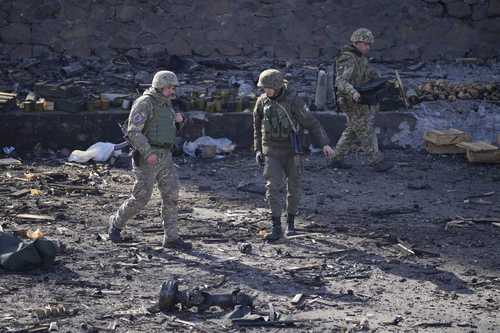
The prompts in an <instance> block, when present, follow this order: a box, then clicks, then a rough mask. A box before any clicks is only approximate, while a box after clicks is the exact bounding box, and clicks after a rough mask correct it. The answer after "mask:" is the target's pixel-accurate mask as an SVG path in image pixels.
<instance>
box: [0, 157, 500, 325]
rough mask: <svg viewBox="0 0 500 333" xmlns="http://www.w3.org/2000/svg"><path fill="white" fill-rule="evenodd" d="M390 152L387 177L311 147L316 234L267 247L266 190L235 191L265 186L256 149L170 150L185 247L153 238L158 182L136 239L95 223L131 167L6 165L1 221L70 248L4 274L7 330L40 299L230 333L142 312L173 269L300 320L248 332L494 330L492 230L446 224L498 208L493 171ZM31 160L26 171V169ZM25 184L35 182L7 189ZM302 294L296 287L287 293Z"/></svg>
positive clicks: (497, 174) (102, 221) (93, 318)
mask: <svg viewBox="0 0 500 333" xmlns="http://www.w3.org/2000/svg"><path fill="white" fill-rule="evenodd" d="M387 155H388V156H389V158H390V159H391V160H393V161H396V162H397V165H396V167H395V168H394V169H393V170H391V171H389V172H387V173H383V174H380V173H374V172H373V171H371V170H370V169H369V168H368V167H367V166H366V165H364V164H363V162H362V161H363V160H362V159H360V158H357V157H356V156H355V157H354V158H353V163H354V165H355V166H354V168H353V169H351V170H347V171H344V170H332V169H328V168H325V165H326V163H325V161H324V159H323V158H321V157H319V156H312V157H310V158H308V160H307V161H306V164H305V175H304V198H303V201H302V207H301V213H300V217H299V222H298V229H299V231H300V233H301V234H305V233H307V234H310V235H309V236H304V237H298V238H295V239H289V240H284V241H283V242H281V243H279V244H276V245H270V244H267V243H265V242H263V241H262V239H261V237H260V235H259V232H260V231H261V230H262V229H265V228H267V227H268V225H269V222H268V221H269V213H268V211H267V210H266V208H265V207H266V206H265V203H264V201H263V198H264V197H263V195H261V194H254V193H248V192H244V191H241V187H242V186H243V185H246V184H248V183H250V184H249V185H247V186H246V187H245V186H243V188H247V189H248V188H251V189H254V190H257V192H259V191H260V190H261V189H262V186H263V180H262V177H261V175H260V170H258V168H257V167H256V166H255V164H254V159H253V156H252V155H251V154H249V153H248V152H238V153H235V154H233V155H232V156H229V157H227V158H226V159H224V160H220V161H209V162H206V161H193V160H185V159H182V158H177V160H176V162H177V164H178V171H179V176H180V181H181V184H182V187H181V195H180V202H179V206H180V217H179V225H180V232H181V234H182V236H183V237H184V238H185V239H188V240H190V241H192V242H193V243H194V250H193V251H192V252H189V253H183V252H176V251H172V250H164V249H161V247H160V242H161V235H162V232H161V222H160V216H159V211H160V207H159V206H160V199H159V194H158V192H157V191H156V190H155V193H154V195H153V199H152V201H151V202H150V203H149V205H148V206H147V208H146V209H145V210H144V211H143V212H142V213H141V214H139V215H138V216H137V217H136V218H135V219H133V220H131V221H130V222H129V224H128V228H127V234H128V235H130V237H131V241H130V242H127V243H123V244H118V245H116V244H112V243H111V242H109V241H106V240H105V239H103V237H101V236H100V235H99V234H105V230H106V225H107V216H108V215H110V214H111V213H112V212H113V211H114V210H115V209H116V208H117V207H118V206H119V205H120V204H121V202H122V201H123V200H124V199H125V198H126V197H127V196H128V194H129V191H130V190H131V187H132V184H133V177H132V174H131V172H130V171H129V170H126V169H118V168H113V167H110V166H107V165H94V166H87V167H85V168H81V167H76V166H71V165H64V164H63V163H62V161H57V160H37V161H34V162H29V163H28V162H26V163H25V164H24V165H22V166H19V167H13V168H4V169H2V170H0V184H2V186H1V188H2V192H1V196H0V216H1V217H0V219H1V225H2V227H3V229H4V230H5V231H9V230H15V229H23V228H32V229H35V228H36V227H40V228H41V230H42V231H43V232H45V233H46V235H47V237H49V238H51V239H57V240H59V241H60V242H61V243H62V244H64V251H63V252H62V253H61V254H60V255H59V256H58V257H57V260H56V264H55V265H54V266H53V267H52V268H50V269H49V270H48V271H36V272H29V273H9V272H6V271H1V270H0V281H1V284H0V295H1V297H0V308H1V309H2V310H1V312H0V332H10V331H16V329H17V331H16V332H18V331H19V332H35V331H36V330H32V331H29V330H28V329H29V328H33V327H34V328H36V327H39V328H40V327H42V328H43V327H44V326H40V324H37V319H35V318H34V317H33V314H34V309H36V308H42V307H44V306H46V305H48V304H63V305H64V306H65V307H66V309H67V310H68V311H75V312H76V313H71V314H68V315H67V316H63V317H60V318H49V319H47V320H45V321H42V324H43V323H48V322H54V321H55V322H57V323H58V326H59V332H97V331H98V332H106V331H112V330H113V329H115V331H116V332H169V331H175V332H188V331H190V332H231V331H232V332H236V331H239V329H237V328H232V327H231V326H230V323H228V322H227V321H226V320H225V319H224V316H225V314H226V313H227V312H226V311H222V310H220V309H217V308H212V309H210V310H209V311H207V312H204V313H197V312H196V311H195V309H192V310H183V311H175V312H173V313H154V314H150V313H148V311H147V310H146V309H147V308H149V307H151V306H154V305H155V303H156V302H157V300H158V294H159V289H160V285H161V283H162V282H163V281H165V280H168V279H171V278H178V279H180V280H181V281H182V288H187V287H202V288H207V290H208V291H209V292H231V291H232V290H234V289H236V288H240V289H241V290H242V291H243V292H246V293H249V294H251V295H253V296H255V305H256V308H255V312H256V313H258V314H263V315H267V313H268V309H269V308H268V306H269V303H272V304H273V306H274V309H275V310H276V311H277V312H278V313H280V314H281V319H294V320H301V321H299V322H297V323H296V326H297V327H295V328H286V329H285V328H282V329H280V328H249V329H246V330H243V329H242V331H247V332H281V331H287V332H288V331H290V332H345V331H353V332H354V331H363V330H365V331H372V332H416V331H418V332H498V331H499V330H500V319H498V311H499V301H500V297H499V296H500V255H499V245H498V244H499V243H498V240H499V235H500V227H499V226H498V225H494V224H493V223H469V224H467V223H465V224H464V223H449V222H450V221H452V220H456V219H460V218H486V217H489V218H494V217H496V218H498V217H500V216H499V215H500V208H499V207H500V205H499V199H500V193H499V184H500V183H499V182H500V168H498V167H497V166H475V165H470V164H467V162H466V161H465V160H464V158H463V157H435V156H429V155H427V154H424V153H419V152H414V151H402V150H397V151H396V150H393V151H388V152H387ZM27 171H29V173H30V174H32V176H31V177H30V180H29V181H22V180H20V179H19V178H25V177H26V176H25V173H26V172H27ZM16 177H17V178H16ZM238 187H240V190H239V189H238ZM23 188H28V189H30V188H37V189H40V190H41V191H42V193H43V194H42V195H41V196H31V195H27V196H25V197H22V198H18V199H13V198H12V197H10V194H12V192H15V191H17V190H20V189H23ZM489 192H494V193H493V194H492V193H489ZM20 213H32V214H46V215H51V216H53V217H55V219H56V220H55V222H41V223H35V224H33V223H25V222H23V221H21V220H19V219H17V218H16V217H15V215H16V214H20ZM492 220H494V219H492ZM240 241H247V242H250V243H251V244H252V247H253V251H252V253H251V254H242V253H240V252H239V250H238V242H240ZM398 244H401V245H403V246H404V247H406V248H409V249H411V250H412V251H414V252H415V255H409V254H408V253H407V252H405V250H404V249H402V248H401V247H400V246H399V245H398ZM296 267H302V268H305V269H303V270H297V271H294V268H296ZM298 293H302V294H304V295H305V299H304V301H303V302H302V303H301V304H299V306H295V305H292V304H291V300H292V298H293V297H294V296H295V295H296V294H298ZM186 322H189V323H190V324H187V323H186ZM115 324H116V328H115V327H114V326H115ZM190 325H195V326H194V327H193V326H190ZM21 329H26V330H24V331H23V330H21ZM41 331H43V330H41ZM37 332H38V331H37Z"/></svg>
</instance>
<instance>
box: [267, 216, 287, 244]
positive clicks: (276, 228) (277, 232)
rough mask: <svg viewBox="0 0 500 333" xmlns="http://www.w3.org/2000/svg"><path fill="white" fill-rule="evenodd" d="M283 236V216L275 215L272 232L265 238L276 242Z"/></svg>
mask: <svg viewBox="0 0 500 333" xmlns="http://www.w3.org/2000/svg"><path fill="white" fill-rule="evenodd" d="M281 236H283V231H282V230H281V217H280V216H273V227H272V230H271V233H270V234H268V235H266V237H264V240H266V241H268V242H276V241H277V240H279V239H280V238H281Z"/></svg>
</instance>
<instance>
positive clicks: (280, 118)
mask: <svg viewBox="0 0 500 333" xmlns="http://www.w3.org/2000/svg"><path fill="white" fill-rule="evenodd" d="M280 105H281V107H280ZM283 108H285V109H286V110H287V111H288V114H289V115H290V117H292V114H291V112H290V105H288V103H279V104H278V102H277V101H273V100H272V99H270V98H266V100H265V101H264V106H263V115H264V117H263V121H262V125H263V126H262V138H263V139H264V140H271V141H287V140H289V137H290V133H291V132H292V125H291V124H290V120H289V119H288V117H287V115H286V113H285V111H284V110H283Z"/></svg>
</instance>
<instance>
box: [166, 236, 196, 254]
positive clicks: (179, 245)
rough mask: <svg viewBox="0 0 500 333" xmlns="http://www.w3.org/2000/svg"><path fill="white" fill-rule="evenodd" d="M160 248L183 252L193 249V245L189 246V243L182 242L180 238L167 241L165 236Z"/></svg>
mask: <svg viewBox="0 0 500 333" xmlns="http://www.w3.org/2000/svg"><path fill="white" fill-rule="evenodd" d="M162 246H163V247H164V248H167V249H174V250H184V251H191V250H192V249H193V244H191V243H190V242H186V241H183V240H182V239H180V238H177V239H173V240H170V239H167V237H166V236H163V244H162Z"/></svg>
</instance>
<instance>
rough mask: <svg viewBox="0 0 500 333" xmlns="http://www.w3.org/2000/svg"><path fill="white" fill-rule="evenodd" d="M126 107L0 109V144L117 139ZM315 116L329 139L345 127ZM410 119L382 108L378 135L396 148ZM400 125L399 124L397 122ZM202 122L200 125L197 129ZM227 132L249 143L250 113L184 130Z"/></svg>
mask: <svg viewBox="0 0 500 333" xmlns="http://www.w3.org/2000/svg"><path fill="white" fill-rule="evenodd" d="M127 115H128V112H126V111H107V112H103V111H101V112H94V113H76V114H71V113H63V112H52V113H22V112H11V113H4V114H0V147H4V146H14V147H15V148H16V149H17V150H18V151H24V152H29V151H31V150H32V149H33V147H35V145H37V144H38V143H40V144H42V146H43V147H44V148H51V149H54V150H55V149H61V148H69V149H86V148H87V147H89V146H90V145H92V144H94V143H96V142H98V141H104V142H114V143H119V142H121V141H123V138H122V134H121V132H120V129H119V128H118V126H117V123H118V122H120V123H121V122H123V121H124V120H125V119H126V118H127ZM316 116H317V117H318V119H319V120H320V122H321V124H322V125H323V126H324V127H325V130H326V132H327V134H328V136H329V137H330V139H331V140H332V142H333V143H335V142H336V141H337V140H338V138H339V137H340V134H341V133H342V131H343V129H344V128H345V117H344V116H342V115H338V114H337V113H334V112H317V113H316ZM415 123H416V119H415V117H414V115H412V114H411V113H401V112H384V113H380V114H379V115H378V117H377V127H378V128H379V131H380V134H379V137H380V140H381V142H382V143H383V144H384V146H387V147H398V146H399V143H398V142H394V140H393V139H392V138H393V137H394V136H395V135H396V136H397V134H398V133H399V132H400V131H401V129H405V130H406V129H407V128H409V129H410V130H413V129H414V127H415ZM401 124H404V125H403V126H401ZM203 127H204V130H202V128H203ZM203 133H204V134H205V135H209V136H211V137H215V138H218V137H227V138H229V139H231V140H232V141H233V142H235V143H236V144H237V145H238V146H239V147H242V148H250V147H251V146H252V145H253V124H252V115H251V114H250V113H224V114H210V113H209V114H208V122H206V123H204V125H203V126H200V123H196V124H194V125H193V126H192V127H191V128H188V129H187V132H186V135H187V137H189V138H191V140H194V139H195V138H196V137H199V136H201V135H202V134H203Z"/></svg>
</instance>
